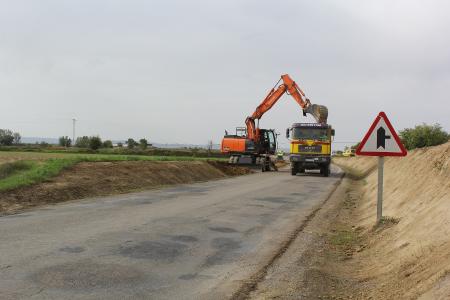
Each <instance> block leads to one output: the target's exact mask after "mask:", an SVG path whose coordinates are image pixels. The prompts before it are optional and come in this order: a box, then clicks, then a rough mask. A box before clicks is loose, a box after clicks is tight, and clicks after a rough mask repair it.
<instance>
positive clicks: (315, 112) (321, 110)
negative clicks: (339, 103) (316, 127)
mask: <svg viewBox="0 0 450 300" xmlns="http://www.w3.org/2000/svg"><path fill="white" fill-rule="evenodd" d="M305 112H306V113H308V114H311V115H312V116H313V117H314V119H316V121H317V123H323V124H327V119H328V108H327V107H326V106H323V105H318V104H311V105H309V106H308V107H307V108H306V109H305Z"/></svg>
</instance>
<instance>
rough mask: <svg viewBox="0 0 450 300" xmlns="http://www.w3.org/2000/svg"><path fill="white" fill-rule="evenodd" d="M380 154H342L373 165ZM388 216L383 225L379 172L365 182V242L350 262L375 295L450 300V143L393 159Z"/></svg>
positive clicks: (358, 216) (360, 224)
mask: <svg viewBox="0 0 450 300" xmlns="http://www.w3.org/2000/svg"><path fill="white" fill-rule="evenodd" d="M376 160H377V158H361V157H357V158H350V159H345V158H339V159H336V160H335V162H336V163H338V164H340V165H342V166H344V167H349V168H352V169H357V170H358V169H359V170H360V171H364V169H370V168H372V169H373V166H375V165H376ZM384 179H385V182H384V202H383V215H384V216H386V217H387V218H386V219H385V221H384V222H383V224H381V225H380V226H378V227H377V228H374V227H373V225H374V221H375V219H376V197H377V196H376V195H377V170H376V169H373V171H372V172H371V173H370V174H369V175H368V176H367V177H366V178H364V179H363V180H362V182H361V183H362V184H361V188H360V189H359V192H360V193H359V198H360V200H358V201H357V203H356V205H357V209H356V211H355V213H354V214H353V215H354V220H351V221H352V223H353V224H354V226H356V227H357V228H359V229H360V232H359V233H358V235H359V236H360V237H361V240H362V242H361V243H363V245H362V246H361V247H362V248H361V249H359V250H360V252H359V253H358V255H356V256H355V260H354V262H352V263H351V264H349V266H351V267H354V268H355V269H356V270H358V272H356V273H355V276H356V277H355V278H357V279H358V280H360V281H361V282H363V283H364V284H361V285H360V288H361V289H363V290H364V291H365V295H367V296H368V297H372V298H374V299H416V298H419V297H420V298H421V299H450V143H446V144H444V145H440V146H436V147H429V148H424V149H417V150H414V151H411V152H410V153H408V156H407V157H405V158H387V159H386V162H385V171H384Z"/></svg>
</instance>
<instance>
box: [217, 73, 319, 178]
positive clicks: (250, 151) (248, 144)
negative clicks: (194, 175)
mask: <svg viewBox="0 0 450 300" xmlns="http://www.w3.org/2000/svg"><path fill="white" fill-rule="evenodd" d="M281 81H282V83H281V84H280V82H281ZM284 93H287V94H288V95H291V96H292V97H293V98H294V100H295V101H296V102H297V103H298V104H299V105H300V107H301V109H302V110H303V115H304V116H306V114H311V115H312V116H313V117H314V118H315V119H316V121H317V122H318V123H322V124H326V122H327V118H328V109H327V108H326V107H325V106H322V105H317V104H311V102H310V101H309V99H308V98H306V96H305V93H304V92H303V91H302V90H301V89H300V87H299V86H298V85H297V84H296V83H295V81H293V80H292V79H291V77H290V76H289V75H287V74H285V75H281V79H280V80H279V81H278V82H277V83H276V84H275V86H274V87H273V88H272V90H270V92H269V94H268V95H267V96H266V98H265V99H264V100H263V101H262V102H261V104H260V105H259V106H258V107H257V108H256V110H255V112H254V113H253V114H252V115H251V116H249V117H247V119H246V120H245V125H246V127H237V128H236V133H235V134H228V132H226V131H225V136H224V137H223V139H222V143H221V152H222V153H224V154H228V155H230V160H229V163H232V164H258V165H261V166H262V170H263V171H269V170H270V166H271V165H272V166H273V164H271V160H270V155H273V154H275V151H276V148H277V141H276V136H277V135H276V134H275V131H274V130H273V129H260V128H259V119H261V117H262V116H263V115H264V114H265V113H266V112H267V111H268V110H270V109H271V108H272V107H273V106H274V105H275V103H276V102H277V101H278V100H279V99H280V98H281V96H283V94H284ZM255 120H256V121H257V122H258V126H257V125H256V124H255Z"/></svg>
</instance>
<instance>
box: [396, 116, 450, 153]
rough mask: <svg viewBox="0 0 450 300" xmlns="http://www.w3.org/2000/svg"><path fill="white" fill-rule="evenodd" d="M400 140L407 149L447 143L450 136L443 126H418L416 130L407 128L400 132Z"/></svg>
mask: <svg viewBox="0 0 450 300" xmlns="http://www.w3.org/2000/svg"><path fill="white" fill-rule="evenodd" d="M400 138H401V140H402V142H403V144H404V145H405V147H406V149H408V150H411V149H415V148H422V147H428V146H436V145H440V144H443V143H446V142H447V141H448V140H449V138H450V135H449V134H448V133H447V132H446V131H445V130H443V129H442V127H441V125H439V124H434V125H427V124H425V123H423V124H422V125H417V126H415V127H414V128H406V129H404V130H402V131H400Z"/></svg>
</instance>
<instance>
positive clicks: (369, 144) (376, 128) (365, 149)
mask: <svg viewBox="0 0 450 300" xmlns="http://www.w3.org/2000/svg"><path fill="white" fill-rule="evenodd" d="M406 153H407V152H406V149H405V147H404V146H403V144H402V142H401V141H400V138H399V137H398V135H397V133H396V132H395V130H394V127H392V125H391V122H389V119H388V117H387V116H386V114H385V113H384V112H380V113H379V114H378V116H377V117H376V118H375V120H374V121H373V123H372V126H370V128H369V131H367V133H366V135H365V136H364V138H363V140H362V141H361V143H360V144H359V146H358V148H357V149H356V155H367V156H378V198H377V223H379V222H380V221H381V218H382V217H383V171H384V157H385V156H405V155H406Z"/></svg>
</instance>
